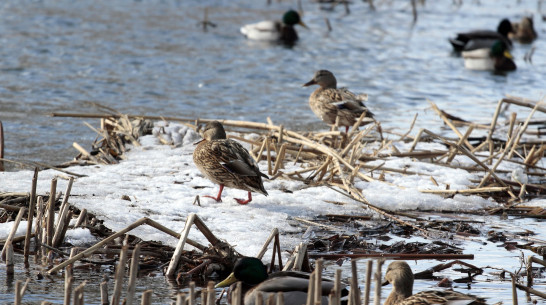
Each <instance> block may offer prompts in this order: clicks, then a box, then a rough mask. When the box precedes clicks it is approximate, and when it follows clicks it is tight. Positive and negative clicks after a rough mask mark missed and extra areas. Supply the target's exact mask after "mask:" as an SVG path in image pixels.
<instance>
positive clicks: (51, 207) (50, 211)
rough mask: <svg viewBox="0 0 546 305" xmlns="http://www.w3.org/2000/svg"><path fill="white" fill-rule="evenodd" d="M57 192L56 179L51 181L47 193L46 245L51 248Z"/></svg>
mask: <svg viewBox="0 0 546 305" xmlns="http://www.w3.org/2000/svg"><path fill="white" fill-rule="evenodd" d="M56 191H57V178H53V179H52V180H51V189H50V191H49V201H48V204H47V227H46V228H47V239H46V244H47V245H48V246H53V234H54V233H55V231H54V230H55V227H54V222H55V193H56Z"/></svg>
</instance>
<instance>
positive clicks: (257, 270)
mask: <svg viewBox="0 0 546 305" xmlns="http://www.w3.org/2000/svg"><path fill="white" fill-rule="evenodd" d="M267 277H268V275H267V269H266V267H265V265H264V264H263V263H262V261H261V260H259V259H257V258H255V257H243V258H240V259H238V260H237V262H236V263H235V266H233V272H232V273H231V274H230V275H229V276H228V277H227V278H226V279H225V280H223V281H221V282H220V283H218V284H216V286H215V288H221V287H227V286H229V285H231V284H233V283H235V282H237V281H241V282H243V283H245V284H247V285H250V286H255V285H258V284H259V283H261V282H263V281H265V280H266V279H267Z"/></svg>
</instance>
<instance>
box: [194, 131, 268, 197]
mask: <svg viewBox="0 0 546 305" xmlns="http://www.w3.org/2000/svg"><path fill="white" fill-rule="evenodd" d="M203 138H204V139H203V140H202V141H201V142H199V144H198V145H197V147H196V148H195V150H194V152H193V162H194V163H195V165H196V166H197V168H198V169H199V170H200V171H201V173H203V175H205V177H207V178H208V179H209V180H211V181H212V182H214V183H217V184H219V185H220V192H219V193H218V196H217V197H212V196H206V197H210V198H213V199H215V200H216V201H221V195H222V190H223V188H224V186H227V187H230V188H236V189H240V190H245V191H248V200H243V199H236V200H237V202H239V203H240V204H246V203H248V202H250V201H251V200H252V196H251V194H250V192H258V193H261V194H264V195H266V196H267V191H266V190H265V188H264V185H263V182H262V177H266V178H268V177H267V175H265V174H263V173H262V172H260V169H259V168H258V165H257V164H256V162H254V159H252V157H251V156H250V155H249V153H248V151H247V150H246V149H245V148H244V147H243V146H242V145H241V144H239V143H238V142H236V141H234V140H231V139H227V138H226V133H225V131H224V127H223V126H222V124H220V122H218V121H213V122H210V123H208V124H207V125H206V126H205V128H204V130H203Z"/></svg>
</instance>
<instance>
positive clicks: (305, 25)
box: [298, 20, 309, 30]
mask: <svg viewBox="0 0 546 305" xmlns="http://www.w3.org/2000/svg"><path fill="white" fill-rule="evenodd" d="M298 24H299V25H301V26H302V27H304V28H306V29H308V30H309V27H308V26H307V24H305V23H304V22H303V21H301V20H300V22H298Z"/></svg>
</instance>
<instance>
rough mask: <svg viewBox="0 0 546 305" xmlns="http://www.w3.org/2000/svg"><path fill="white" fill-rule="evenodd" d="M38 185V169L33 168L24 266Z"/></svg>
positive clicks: (28, 249)
mask: <svg viewBox="0 0 546 305" xmlns="http://www.w3.org/2000/svg"><path fill="white" fill-rule="evenodd" d="M37 184H38V168H37V167H36V168H34V175H33V176H32V187H31V189H30V198H29V203H28V216H27V232H26V235H25V246H24V250H23V255H24V259H25V266H27V265H28V256H29V254H30V239H31V236H32V222H33V221H34V210H35V208H36V186H37Z"/></svg>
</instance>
